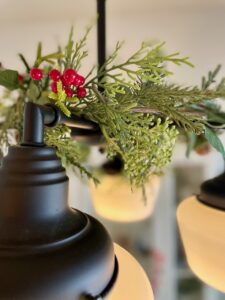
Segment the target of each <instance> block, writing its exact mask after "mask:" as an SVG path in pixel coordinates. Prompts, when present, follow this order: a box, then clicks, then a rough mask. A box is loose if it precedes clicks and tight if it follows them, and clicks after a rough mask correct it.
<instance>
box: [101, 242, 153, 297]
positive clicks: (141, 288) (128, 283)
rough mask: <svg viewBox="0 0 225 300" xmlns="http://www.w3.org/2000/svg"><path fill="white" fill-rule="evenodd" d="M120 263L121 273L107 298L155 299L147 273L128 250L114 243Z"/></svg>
mask: <svg viewBox="0 0 225 300" xmlns="http://www.w3.org/2000/svg"><path fill="white" fill-rule="evenodd" d="M114 249H115V254H116V257H117V259H118V263H119V274H118V278H117V281H116V283H115V286H114V287H113V289H112V291H111V293H110V294H109V295H108V297H107V298H106V299H107V300H154V296H153V292H152V288H151V285H150V282H149V279H148V277H147V275H146V274H145V272H144V270H143V269H142V267H141V266H140V264H139V263H138V262H137V261H136V259H135V258H134V257H133V256H132V255H131V254H130V253H128V252H127V251H126V250H124V249H123V248H121V247H120V246H118V245H117V244H114Z"/></svg>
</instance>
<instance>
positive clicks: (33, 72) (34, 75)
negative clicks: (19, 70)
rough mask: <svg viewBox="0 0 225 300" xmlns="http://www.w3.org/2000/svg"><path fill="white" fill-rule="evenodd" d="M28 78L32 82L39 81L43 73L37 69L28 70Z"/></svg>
mask: <svg viewBox="0 0 225 300" xmlns="http://www.w3.org/2000/svg"><path fill="white" fill-rule="evenodd" d="M30 77H31V78H32V79H33V80H41V79H42V78H43V72H42V70H40V69H38V68H34V69H31V70H30Z"/></svg>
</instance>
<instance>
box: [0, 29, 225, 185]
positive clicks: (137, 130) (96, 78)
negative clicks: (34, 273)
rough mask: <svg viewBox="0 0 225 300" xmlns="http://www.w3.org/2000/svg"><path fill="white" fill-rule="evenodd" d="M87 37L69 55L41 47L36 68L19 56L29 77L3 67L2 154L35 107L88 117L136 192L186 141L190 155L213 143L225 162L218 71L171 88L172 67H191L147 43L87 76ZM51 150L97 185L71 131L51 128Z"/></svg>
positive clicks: (222, 86) (224, 93)
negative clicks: (28, 105)
mask: <svg viewBox="0 0 225 300" xmlns="http://www.w3.org/2000/svg"><path fill="white" fill-rule="evenodd" d="M89 31H90V28H88V30H87V31H86V33H85V35H84V36H83V38H82V39H81V40H79V41H78V42H74V41H73V30H71V33H70V35H69V39H68V43H67V45H66V47H65V48H59V49H60V50H58V51H57V52H55V53H51V54H48V55H44V54H43V53H42V44H41V43H39V44H38V47H37V54H36V59H35V61H34V63H33V64H32V65H30V64H29V63H28V62H27V60H26V59H25V57H24V56H23V55H22V54H19V57H20V59H21V61H22V62H23V64H24V66H25V70H26V71H25V73H24V74H19V73H18V72H17V71H14V70H8V69H5V68H3V66H1V68H0V85H1V86H3V87H4V93H3V96H2V98H1V99H0V117H1V119H2V120H3V121H2V123H1V124H0V148H1V149H3V148H5V147H7V146H8V145H9V144H10V142H9V134H8V130H9V129H16V131H17V134H18V136H17V142H18V143H19V141H20V137H21V133H22V120H23V106H24V103H25V102H26V101H28V100H29V101H33V102H34V103H38V104H41V105H44V104H47V103H53V104H54V105H56V106H57V107H58V108H59V109H60V110H61V111H62V112H63V113H64V114H65V115H67V116H71V115H77V116H83V117H85V118H86V119H89V120H91V121H94V122H96V123H98V125H99V127H100V129H101V131H102V134H103V136H104V138H105V149H106V152H107V154H108V157H109V158H112V157H115V156H117V155H119V156H120V157H121V158H122V160H123V162H124V171H125V173H126V176H127V177H128V178H129V180H130V182H131V184H132V185H135V186H143V184H144V183H145V181H146V180H147V179H148V177H149V175H151V174H152V173H160V172H161V171H162V169H163V168H164V167H165V166H166V165H167V164H168V163H169V162H170V159H171V155H172V152H173V148H174V145H175V142H176V140H177V138H178V136H183V137H185V140H186V141H187V144H188V147H187V149H188V150H187V152H188V153H190V151H191V150H192V149H194V148H196V147H199V144H204V143H206V142H209V143H210V144H212V146H214V147H215V148H216V149H217V150H218V151H220V152H221V153H222V155H223V156H224V157H225V151H224V148H223V145H222V143H221V142H220V140H219V138H218V136H217V133H219V131H220V129H221V128H223V127H224V123H225V114H224V113H223V112H222V111H221V108H220V106H219V105H218V104H217V103H216V102H215V99H218V98H221V99H225V79H222V80H221V81H220V82H218V83H216V82H215V78H216V75H217V74H218V72H219V70H220V66H218V67H217V68H216V69H215V70H214V71H213V72H209V74H208V76H207V77H203V79H202V84H201V87H197V86H194V87H182V86H179V85H171V84H168V83H167V78H168V77H169V76H170V75H172V73H171V72H170V71H169V70H168V69H167V67H166V66H167V63H172V64H176V65H178V66H181V65H188V66H190V67H192V66H193V65H192V64H191V63H190V62H189V60H188V57H180V55H179V53H173V54H170V55H164V54H163V52H162V48H163V46H164V43H163V44H159V45H151V44H147V43H143V44H142V45H141V47H140V49H139V50H138V51H137V52H136V53H134V54H133V55H132V56H131V57H129V58H128V59H127V60H126V61H125V62H123V63H116V58H117V56H118V53H119V50H120V48H121V46H122V44H121V43H117V45H116V47H115V50H114V52H113V53H112V54H111V55H110V56H109V57H108V59H107V60H106V62H105V64H104V65H103V66H101V68H99V69H98V68H97V67H93V68H92V69H91V70H90V72H89V73H88V74H87V75H86V76H82V75H81V74H80V67H81V64H82V61H83V59H85V58H86V57H87V56H88V52H87V51H86V41H87V37H88V33H89ZM9 100H10V101H9ZM45 142H46V144H47V145H48V146H52V147H55V148H56V149H57V154H58V155H59V157H60V158H61V159H62V163H63V165H64V166H69V165H72V166H74V167H78V168H79V170H80V171H81V172H85V173H86V174H87V175H88V176H90V177H91V174H90V173H89V172H88V171H87V170H86V169H85V168H84V167H83V166H82V161H83V159H84V155H83V153H84V151H83V148H82V146H81V145H80V144H79V143H77V142H76V141H75V140H73V138H72V137H71V134H70V129H69V127H67V126H65V125H63V126H62V125H60V126H57V127H56V128H53V129H52V128H47V129H46V130H45ZM2 155H3V153H2Z"/></svg>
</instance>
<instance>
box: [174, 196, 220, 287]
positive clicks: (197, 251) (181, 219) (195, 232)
mask: <svg viewBox="0 0 225 300" xmlns="http://www.w3.org/2000/svg"><path fill="white" fill-rule="evenodd" d="M177 219H178V224H179V229H180V233H181V237H182V241H183V244H184V249H185V252H186V256H187V261H188V264H189V266H190V268H191V269H192V270H193V272H194V273H195V274H196V275H197V276H198V277H199V278H200V279H201V280H203V281H204V282H205V283H207V284H208V285H210V286H212V287H214V288H216V289H218V290H220V291H221V292H224V293H225V255H224V254H225V212H224V211H221V210H218V209H215V208H211V207H209V206H206V205H204V204H202V203H201V202H199V201H198V200H197V199H196V198H195V197H190V198H188V199H186V200H184V201H182V202H181V204H180V205H179V207H178V209H177Z"/></svg>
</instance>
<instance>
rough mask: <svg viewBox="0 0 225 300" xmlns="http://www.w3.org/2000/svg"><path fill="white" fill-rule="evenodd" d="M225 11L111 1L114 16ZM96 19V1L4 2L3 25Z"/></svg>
mask: <svg viewBox="0 0 225 300" xmlns="http://www.w3.org/2000/svg"><path fill="white" fill-rule="evenodd" d="M209 7H210V8H211V9H218V10H220V9H225V1H224V0H123V1H121V0H108V1H107V8H108V13H109V14H110V15H115V16H121V17H122V16H126V14H129V15H131V14H133V15H136V14H141V13H144V14H146V13H152V12H153V11H156V10H160V11H165V10H166V11H168V13H169V12H170V11H171V10H172V11H174V9H176V10H179V9H182V10H183V9H189V10H192V9H194V10H196V9H197V10H204V9H209ZM84 16H95V0H82V1H78V0H76V1H75V0H64V1H62V0H54V1H46V0H38V1H37V0H36V1H35V0H32V1H30V0H19V1H15V0H0V24H2V23H4V22H10V23H11V24H12V23H14V22H28V21H32V22H35V21H37V20H38V21H40V20H42V21H48V20H52V19H57V18H58V19H63V18H66V19H70V20H74V19H75V18H80V17H84Z"/></svg>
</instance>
